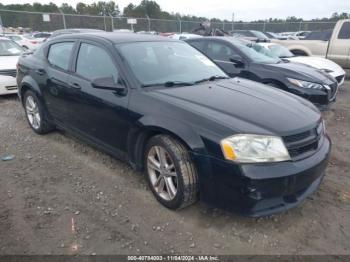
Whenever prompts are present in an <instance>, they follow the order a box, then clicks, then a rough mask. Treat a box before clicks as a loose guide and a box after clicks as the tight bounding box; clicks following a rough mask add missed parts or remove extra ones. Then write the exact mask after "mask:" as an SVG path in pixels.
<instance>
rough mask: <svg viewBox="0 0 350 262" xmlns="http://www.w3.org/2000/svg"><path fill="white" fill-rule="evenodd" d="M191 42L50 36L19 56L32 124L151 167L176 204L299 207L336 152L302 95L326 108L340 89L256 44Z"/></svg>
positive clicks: (153, 179) (157, 192)
mask: <svg viewBox="0 0 350 262" xmlns="http://www.w3.org/2000/svg"><path fill="white" fill-rule="evenodd" d="M186 41H187V43H186V42H183V41H180V40H176V39H170V38H167V37H162V36H154V35H146V34H132V33H122V34H117V33H100V32H89V33H82V34H79V35H77V34H62V35H61V36H57V37H54V38H52V39H51V40H50V41H46V42H45V43H43V44H42V45H41V46H40V47H39V48H38V49H37V50H36V51H35V52H32V53H25V54H23V55H22V56H21V57H20V58H19V61H18V73H17V84H18V88H19V89H18V95H19V97H20V100H21V103H22V105H23V108H24V111H25V115H26V117H27V120H28V123H29V125H30V127H31V128H32V129H33V131H34V132H36V133H38V134H45V133H48V132H50V131H53V130H55V129H64V130H67V131H69V132H72V133H73V134H75V135H76V136H78V137H79V138H81V139H83V140H85V141H87V142H89V143H91V144H93V145H95V146H97V147H99V148H100V149H102V150H104V151H106V152H107V153H109V154H111V155H113V156H114V157H117V158H119V159H122V160H125V161H127V162H128V163H130V165H131V166H132V167H134V168H135V169H137V170H143V171H144V172H145V175H146V178H147V180H148V183H149V186H150V188H151V190H152V192H153V194H154V196H155V198H156V199H157V200H158V201H159V202H160V203H161V204H163V205H164V206H166V207H168V208H170V209H179V208H183V207H185V206H188V205H190V204H192V203H194V202H196V201H197V200H198V199H201V200H202V201H204V202H206V203H209V204H211V205H216V206H219V207H222V208H225V209H229V210H233V211H237V212H239V213H241V214H244V215H249V216H263V215H268V214H272V213H275V212H280V211H283V210H286V209H289V208H292V207H295V206H297V205H298V204H300V203H301V202H302V201H303V200H304V199H305V198H306V197H307V196H309V195H310V194H312V193H313V192H314V191H315V190H316V189H317V188H318V186H319V185H320V183H321V181H322V179H323V177H324V174H325V168H326V166H327V162H328V158H329V154H330V150H331V142H330V139H329V137H328V135H327V133H326V128H325V125H324V122H323V120H322V117H321V114H320V112H319V110H317V108H316V107H315V106H314V105H313V104H312V103H310V102H309V101H307V100H306V99H304V98H302V97H306V98H308V99H310V98H311V97H312V99H310V100H313V102H316V103H320V104H326V103H327V102H329V101H332V100H334V98H335V95H336V90H337V87H338V83H337V82H336V81H335V80H334V78H333V77H331V76H330V75H329V74H327V73H325V72H322V71H317V70H316V69H314V68H311V67H308V66H306V65H301V64H300V65H299V64H292V62H288V63H287V62H284V61H283V60H281V59H279V58H277V57H269V56H267V55H265V54H263V53H260V52H258V51H256V50H255V49H254V48H253V47H252V46H249V45H247V43H246V42H247V41H242V40H237V39H234V38H232V37H222V38H219V37H202V38H193V39H187V40H186ZM193 46H194V47H195V48H194V47H193ZM300 67H302V69H300ZM253 72H257V73H253ZM276 72H277V73H276ZM230 75H231V76H235V77H234V78H231V77H230ZM278 75H283V76H281V77H283V79H279V80H278V81H277V80H276V79H275V80H273V77H275V78H276V77H278ZM236 76H239V77H236ZM267 79H269V81H270V82H269V83H267V82H265V80H267ZM252 80H255V81H252ZM259 82H262V83H265V84H262V83H259ZM281 83H283V84H285V85H286V86H285V87H283V88H282V86H278V85H280V84H281ZM266 84H270V85H274V87H271V86H268V85H266ZM276 87H277V88H276ZM328 88H330V89H331V91H329V90H328ZM281 89H283V90H286V91H289V92H285V91H283V90H281ZM295 94H297V95H295ZM306 94H308V96H306Z"/></svg>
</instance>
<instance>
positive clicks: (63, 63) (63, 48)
mask: <svg viewBox="0 0 350 262" xmlns="http://www.w3.org/2000/svg"><path fill="white" fill-rule="evenodd" d="M73 46H74V42H61V43H56V44H52V45H51V46H50V49H49V53H48V56H47V60H48V61H49V63H50V64H51V65H53V66H55V67H58V68H60V69H63V70H68V68H69V60H70V57H71V53H72V50H73Z"/></svg>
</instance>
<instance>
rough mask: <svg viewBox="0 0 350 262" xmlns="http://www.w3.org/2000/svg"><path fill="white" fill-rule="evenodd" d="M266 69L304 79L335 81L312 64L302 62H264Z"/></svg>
mask: <svg viewBox="0 0 350 262" xmlns="http://www.w3.org/2000/svg"><path fill="white" fill-rule="evenodd" d="M262 66H263V67H264V68H265V69H269V70H272V71H273V72H275V73H279V74H284V75H285V76H286V77H290V78H296V79H300V80H304V81H309V82H315V83H319V84H327V85H330V84H332V83H334V82H335V80H334V79H332V78H331V77H330V76H329V75H328V74H326V73H324V72H322V71H320V70H317V69H315V68H313V67H311V66H308V65H304V64H301V63H294V62H285V63H278V64H263V65H262Z"/></svg>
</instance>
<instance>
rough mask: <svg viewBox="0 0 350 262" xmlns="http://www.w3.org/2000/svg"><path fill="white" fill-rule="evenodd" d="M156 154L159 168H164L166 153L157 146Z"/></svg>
mask: <svg viewBox="0 0 350 262" xmlns="http://www.w3.org/2000/svg"><path fill="white" fill-rule="evenodd" d="M156 152H157V156H158V159H159V162H160V166H161V167H165V166H166V165H167V161H166V153H165V151H164V149H163V148H161V147H159V146H157V147H156Z"/></svg>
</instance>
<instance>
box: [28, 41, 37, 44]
mask: <svg viewBox="0 0 350 262" xmlns="http://www.w3.org/2000/svg"><path fill="white" fill-rule="evenodd" d="M30 42H31V43H32V44H37V43H38V41H30Z"/></svg>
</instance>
